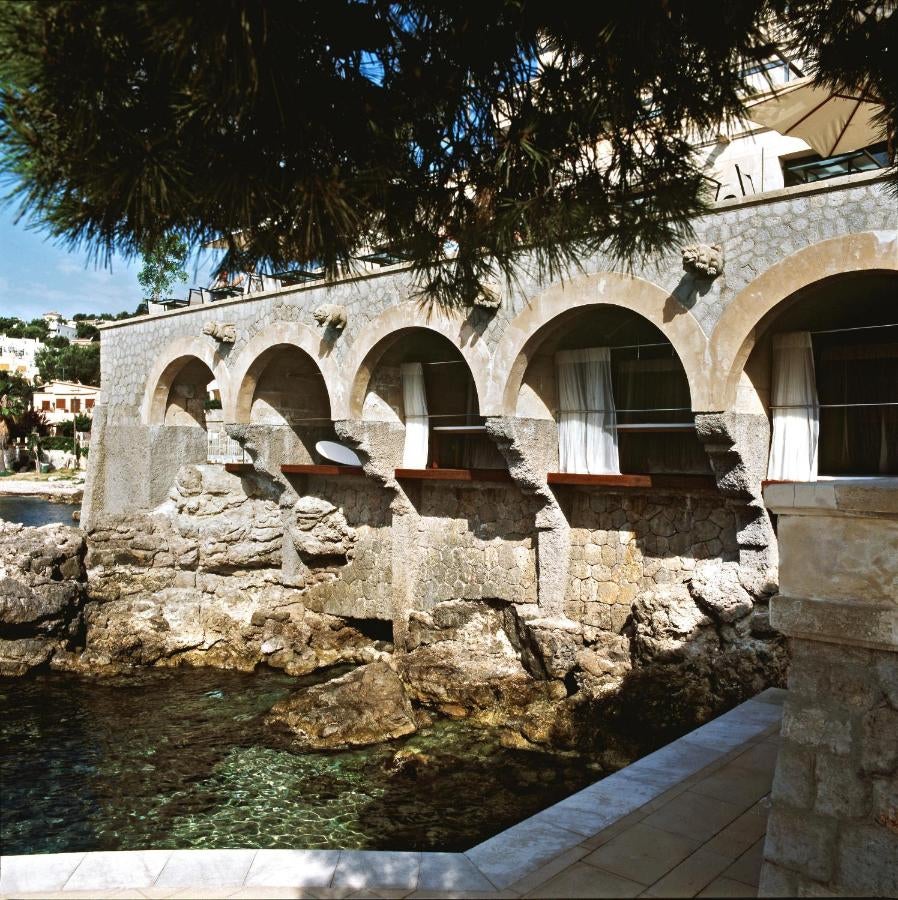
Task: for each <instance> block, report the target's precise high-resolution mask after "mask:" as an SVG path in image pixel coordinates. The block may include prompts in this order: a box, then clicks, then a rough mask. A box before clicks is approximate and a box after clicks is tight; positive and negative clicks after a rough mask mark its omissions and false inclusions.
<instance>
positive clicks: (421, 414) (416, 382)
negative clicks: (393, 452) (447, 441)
mask: <svg viewBox="0 0 898 900" xmlns="http://www.w3.org/2000/svg"><path fill="white" fill-rule="evenodd" d="M399 377H400V379H401V381H402V402H403V406H404V407H405V447H404V449H403V451H402V467H403V468H404V469H426V468H427V437H428V430H429V425H428V422H429V420H428V418H427V394H426V392H425V390H424V366H423V365H421V363H419V362H418V363H402V365H400V366H399Z"/></svg>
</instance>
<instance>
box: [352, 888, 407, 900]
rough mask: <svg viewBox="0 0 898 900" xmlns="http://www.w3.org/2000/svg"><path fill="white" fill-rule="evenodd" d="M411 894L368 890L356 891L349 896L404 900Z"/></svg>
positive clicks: (380, 899)
mask: <svg viewBox="0 0 898 900" xmlns="http://www.w3.org/2000/svg"><path fill="white" fill-rule="evenodd" d="M409 893H410V892H409V891H376V890H375V891H372V890H370V889H368V888H366V889H365V890H363V891H356V892H355V893H352V894H350V895H349V896H350V897H352V898H365V897H370V898H374V900H404V898H405V897H408V895H409Z"/></svg>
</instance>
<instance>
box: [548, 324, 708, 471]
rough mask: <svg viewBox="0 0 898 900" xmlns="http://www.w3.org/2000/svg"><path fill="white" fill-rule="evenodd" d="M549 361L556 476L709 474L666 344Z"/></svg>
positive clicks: (678, 367) (566, 354)
mask: <svg viewBox="0 0 898 900" xmlns="http://www.w3.org/2000/svg"><path fill="white" fill-rule="evenodd" d="M555 363H556V372H557V375H556V377H557V382H558V407H557V408H558V427H559V432H558V433H559V468H560V471H562V472H578V473H581V474H603V473H606V472H607V473H609V474H617V473H618V472H619V473H621V474H650V473H656V474H662V473H663V474H707V473H708V472H709V471H710V466H709V462H708V458H707V455H706V453H705V451H704V448H703V446H702V444H701V442H700V441H699V440H698V437H697V436H696V433H695V424H694V421H693V417H692V407H691V401H690V395H689V385H688V383H687V381H686V373H685V372H684V371H683V366H682V364H681V363H680V361H679V359H678V358H677V357H676V356H675V355H674V351H673V348H672V347H671V345H670V344H669V343H668V342H664V341H660V342H652V343H651V344H649V345H648V346H619V347H604V348H592V349H585V350H573V351H562V352H560V353H558V354H556V356H555Z"/></svg>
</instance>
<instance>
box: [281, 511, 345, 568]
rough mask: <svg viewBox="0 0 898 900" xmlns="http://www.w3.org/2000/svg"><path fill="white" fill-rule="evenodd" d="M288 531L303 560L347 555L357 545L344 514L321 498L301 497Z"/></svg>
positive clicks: (293, 512)
mask: <svg viewBox="0 0 898 900" xmlns="http://www.w3.org/2000/svg"><path fill="white" fill-rule="evenodd" d="M288 532H289V534H290V538H291V540H292V541H293V546H294V547H295V548H296V550H297V551H298V552H299V554H300V556H302V557H314V556H345V555H346V554H347V553H348V552H349V550H350V548H351V547H352V544H353V532H352V529H351V528H350V527H349V526H348V525H347V524H346V518H345V517H344V515H343V513H342V512H341V511H340V510H339V509H337V507H336V506H334V505H333V503H329V502H328V501H327V500H324V499H321V498H320V497H300V498H299V500H298V501H297V502H296V505H295V506H294V507H293V511H292V516H291V517H290V520H289V524H288Z"/></svg>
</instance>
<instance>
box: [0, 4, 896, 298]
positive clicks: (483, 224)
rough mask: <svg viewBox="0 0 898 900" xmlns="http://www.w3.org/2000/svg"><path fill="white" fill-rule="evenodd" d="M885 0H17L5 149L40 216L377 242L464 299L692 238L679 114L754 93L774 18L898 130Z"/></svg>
mask: <svg viewBox="0 0 898 900" xmlns="http://www.w3.org/2000/svg"><path fill="white" fill-rule="evenodd" d="M893 7H894V4H893V3H891V2H882V3H878V4H877V3H870V2H860V0H842V2H830V3H823V4H821V3H819V2H818V3H814V4H812V3H810V2H805V0H798V2H790V3H788V4H787V3H786V2H785V0H766V2H765V0H730V2H724V3H722V2H720V0H715V2H710V0H643V2H631V3H617V4H611V3H582V2H570V0H477V2H465V0H455V2H452V3H436V2H428V0H400V2H391V0H292V2H264V0H215V2H211V0H194V2H191V3H184V2H183V0H146V2H140V0H122V2H93V0H92V2H86V0H83V2H79V0H74V2H31V3H19V4H9V3H7V4H2V5H0V88H2V94H0V102H2V107H3V111H2V119H0V144H2V146H3V152H4V162H3V165H4V169H5V173H6V176H7V177H8V179H10V180H11V183H12V184H13V186H14V188H15V190H16V193H15V197H16V199H17V201H18V203H19V204H20V207H21V209H22V210H23V211H24V213H25V214H26V215H27V216H29V217H31V218H33V219H35V220H36V221H38V222H39V223H42V224H43V225H44V226H45V227H47V228H49V230H50V231H51V232H53V233H55V234H56V235H57V236H59V237H61V238H63V239H65V240H68V241H70V242H73V243H81V244H86V245H88V246H89V247H90V248H91V249H93V250H94V251H96V252H98V253H100V254H104V253H108V252H109V251H111V250H112V249H113V248H116V249H118V250H120V251H122V252H125V253H131V254H137V253H139V252H140V249H141V248H142V247H146V246H155V245H157V244H158V243H159V241H160V240H162V239H163V237H164V236H165V235H168V234H176V235H178V236H180V237H181V238H183V239H184V240H185V241H186V242H187V243H188V244H190V245H194V246H195V245H197V244H199V243H201V242H207V241H209V240H212V239H215V238H218V237H220V236H221V235H225V236H227V240H228V244H229V247H228V254H227V258H226V259H225V260H224V262H223V263H222V268H223V269H228V270H238V269H246V268H249V267H252V266H255V265H256V264H260V263H261V264H262V265H264V266H268V267H272V268H276V269H278V268H284V267H290V266H295V265H309V264H316V265H322V266H324V267H325V268H326V270H327V271H328V272H329V273H330V274H335V273H336V272H338V271H340V270H341V269H342V268H344V267H346V266H347V265H351V262H352V259H353V258H354V257H355V256H356V255H358V254H359V253H360V252H362V251H363V250H364V249H365V248H366V247H367V248H370V247H375V246H378V245H381V244H383V245H388V246H389V247H390V248H391V249H392V251H393V252H394V253H397V254H399V255H402V256H404V257H406V258H408V259H409V260H410V261H411V262H412V263H413V264H414V266H415V268H416V269H417V271H418V274H419V276H420V277H421V284H422V287H423V289H424V291H425V293H426V294H427V295H428V296H430V297H436V298H438V299H440V300H443V301H446V302H455V303H469V302H471V300H472V299H473V298H474V297H475V295H476V294H477V293H478V292H479V291H480V290H481V288H482V286H483V285H484V284H488V283H489V281H490V280H491V279H492V278H494V277H497V276H499V275H505V276H510V275H511V274H512V273H513V272H514V270H515V263H516V261H517V260H519V259H520V258H521V255H522V252H523V251H526V252H528V253H529V254H531V258H533V259H535V261H536V263H537V264H538V266H539V268H540V270H541V273H543V274H545V273H546V272H550V273H551V272H554V271H557V270H558V269H559V268H560V267H564V266H566V265H568V264H569V263H571V262H576V260H577V259H579V258H582V257H583V256H584V255H585V254H588V253H590V252H592V251H594V250H595V249H597V248H598V247H603V248H604V249H606V250H609V251H610V252H612V253H614V254H617V255H619V256H622V257H627V258H629V257H632V256H634V255H638V254H640V253H641V252H645V251H650V250H653V249H657V248H659V247H662V246H665V245H667V244H668V243H670V242H671V241H673V240H676V239H678V238H679V237H680V236H681V234H682V232H683V231H684V230H685V229H686V228H688V222H689V220H690V218H692V217H693V216H694V215H696V213H698V212H700V211H701V210H702V209H703V208H704V202H705V201H704V197H703V187H702V185H703V180H702V178H701V172H700V170H699V167H698V166H697V163H696V161H695V159H694V158H693V156H692V154H691V152H690V148H689V144H688V142H687V134H689V133H692V134H694V133H696V132H708V131H709V130H710V129H712V128H715V127H717V126H718V125H719V124H720V123H721V122H726V121H728V120H731V119H733V118H734V117H738V116H739V114H740V112H741V110H742V101H743V99H744V91H743V83H742V80H741V78H740V74H739V73H740V70H742V69H744V68H745V67H746V66H748V65H751V64H752V63H753V62H756V61H759V60H761V59H764V58H767V57H768V56H769V54H770V52H771V44H770V38H769V34H770V29H769V28H768V26H769V23H770V22H771V21H772V20H773V19H774V18H775V19H776V21H778V22H780V23H784V24H785V25H786V26H789V27H790V28H791V29H792V33H794V34H798V35H800V36H801V37H802V40H803V41H804V43H805V44H806V47H805V49H806V50H807V51H809V52H812V53H813V54H814V55H815V57H816V58H817V59H818V60H819V65H820V69H821V77H823V78H825V79H827V80H828V81H829V82H830V83H832V84H839V85H842V84H847V83H851V84H854V85H857V84H867V83H868V82H870V83H873V84H875V85H876V87H877V90H878V93H879V95H880V96H881V97H882V98H883V99H884V100H885V101H886V113H885V115H886V119H885V121H886V123H887V126H888V129H889V134H890V135H892V136H894V133H895V123H896V118H895V109H896V90H895V84H894V74H893V70H894V69H896V68H898V67H896V66H894V65H891V64H890V59H889V53H890V51H891V54H892V55H894V50H893V47H894V36H895V25H896V21H898V15H891V12H892V10H893ZM890 41H891V43H890ZM871 50H875V52H873V53H871ZM892 147H894V144H893V145H892ZM447 249H448V250H449V251H450V259H449V260H448V261H447V259H446V253H447Z"/></svg>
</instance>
